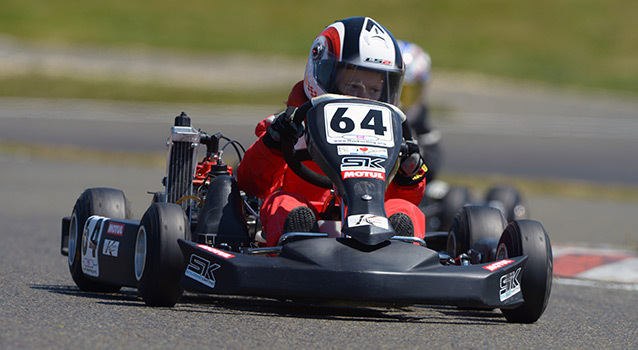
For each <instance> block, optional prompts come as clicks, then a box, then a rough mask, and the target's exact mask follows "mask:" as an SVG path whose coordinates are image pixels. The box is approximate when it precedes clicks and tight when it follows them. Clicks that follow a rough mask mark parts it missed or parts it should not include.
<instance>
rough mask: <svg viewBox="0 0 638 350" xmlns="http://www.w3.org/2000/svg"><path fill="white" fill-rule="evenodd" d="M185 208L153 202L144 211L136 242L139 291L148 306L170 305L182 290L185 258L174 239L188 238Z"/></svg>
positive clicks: (188, 230)
mask: <svg viewBox="0 0 638 350" xmlns="http://www.w3.org/2000/svg"><path fill="white" fill-rule="evenodd" d="M188 237H190V227H189V224H188V219H187V218H186V214H185V213H184V209H183V208H182V207H181V206H180V205H177V204H173V203H153V204H151V206H150V207H149V208H148V209H147V210H146V213H144V216H143V217H142V220H141V221H140V227H139V229H138V232H137V241H136V244H135V264H134V265H135V278H136V279H137V280H138V286H137V289H138V293H139V295H140V296H141V297H142V299H143V300H144V302H145V303H146V305H149V306H168V307H172V306H174V305H175V303H177V301H178V300H179V298H180V297H181V296H182V294H183V292H184V290H183V289H182V287H180V285H179V280H180V278H181V275H182V272H183V265H184V258H183V256H182V251H181V249H180V248H179V245H178V243H177V239H179V238H182V239H188Z"/></svg>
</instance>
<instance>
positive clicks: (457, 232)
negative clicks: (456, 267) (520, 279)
mask: <svg viewBox="0 0 638 350" xmlns="http://www.w3.org/2000/svg"><path fill="white" fill-rule="evenodd" d="M505 225H506V222H505V218H503V214H502V213H501V211H500V210H498V209H495V208H491V207H487V206H477V205H467V206H464V207H463V208H462V209H461V210H460V211H459V212H458V213H457V214H456V216H455V217H454V220H453V221H452V227H451V228H450V231H449V232H448V238H447V248H446V251H447V252H448V253H449V254H450V255H452V256H453V257H455V258H456V257H458V256H459V255H461V254H463V253H467V252H468V251H469V250H470V249H475V250H477V251H478V252H480V253H481V260H480V262H488V261H493V260H494V256H495V254H496V247H497V243H498V239H499V238H500V237H501V234H502V233H503V230H504V229H505ZM475 263H476V262H475Z"/></svg>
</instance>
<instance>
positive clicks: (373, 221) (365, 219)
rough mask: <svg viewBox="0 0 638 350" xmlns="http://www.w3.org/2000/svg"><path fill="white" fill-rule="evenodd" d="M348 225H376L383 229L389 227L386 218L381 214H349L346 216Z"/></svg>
mask: <svg viewBox="0 0 638 350" xmlns="http://www.w3.org/2000/svg"><path fill="white" fill-rule="evenodd" d="M348 226H349V227H357V226H377V227H382V228H384V229H388V228H390V225H389V224H388V219H387V218H384V217H383V216H377V215H372V214H359V215H350V216H348Z"/></svg>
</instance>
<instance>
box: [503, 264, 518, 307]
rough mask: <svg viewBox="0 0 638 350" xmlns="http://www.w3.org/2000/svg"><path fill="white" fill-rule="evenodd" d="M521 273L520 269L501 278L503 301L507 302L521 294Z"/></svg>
mask: <svg viewBox="0 0 638 350" xmlns="http://www.w3.org/2000/svg"><path fill="white" fill-rule="evenodd" d="M520 273H521V268H520V267H519V268H518V269H516V271H512V272H510V273H507V274H505V275H503V276H501V280H500V288H501V289H500V290H499V296H500V299H501V301H505V300H507V299H509V298H511V297H512V296H514V295H516V294H517V293H520V292H521V282H520V281H519V280H518V276H519V275H520Z"/></svg>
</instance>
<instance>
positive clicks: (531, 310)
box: [496, 220, 553, 323]
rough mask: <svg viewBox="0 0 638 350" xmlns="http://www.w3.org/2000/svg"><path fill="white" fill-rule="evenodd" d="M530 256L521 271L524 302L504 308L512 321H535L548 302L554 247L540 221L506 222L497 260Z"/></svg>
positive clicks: (507, 316) (508, 318)
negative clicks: (511, 307) (517, 305)
mask: <svg viewBox="0 0 638 350" xmlns="http://www.w3.org/2000/svg"><path fill="white" fill-rule="evenodd" d="M521 255H527V256H528V259H527V263H526V264H525V267H524V268H523V270H522V271H521V276H520V279H521V281H520V284H521V292H522V293H523V299H524V300H525V302H524V303H523V304H522V305H521V306H519V307H517V308H515V309H501V311H502V312H503V315H505V318H506V319H507V321H509V322H514V323H533V322H536V320H538V319H539V318H540V317H541V315H542V314H543V312H544V311H545V308H546V307H547V303H548V301H549V295H550V293H551V289H552V274H553V260H552V246H551V243H550V241H549V236H548V235H547V232H546V231H545V228H543V225H541V223H539V222H538V221H533V220H516V221H513V222H511V223H510V224H509V225H507V228H506V229H505V231H504V232H503V235H502V236H501V239H500V240H499V243H498V248H497V252H496V258H497V259H499V260H500V259H507V258H512V257H517V256H521Z"/></svg>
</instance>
